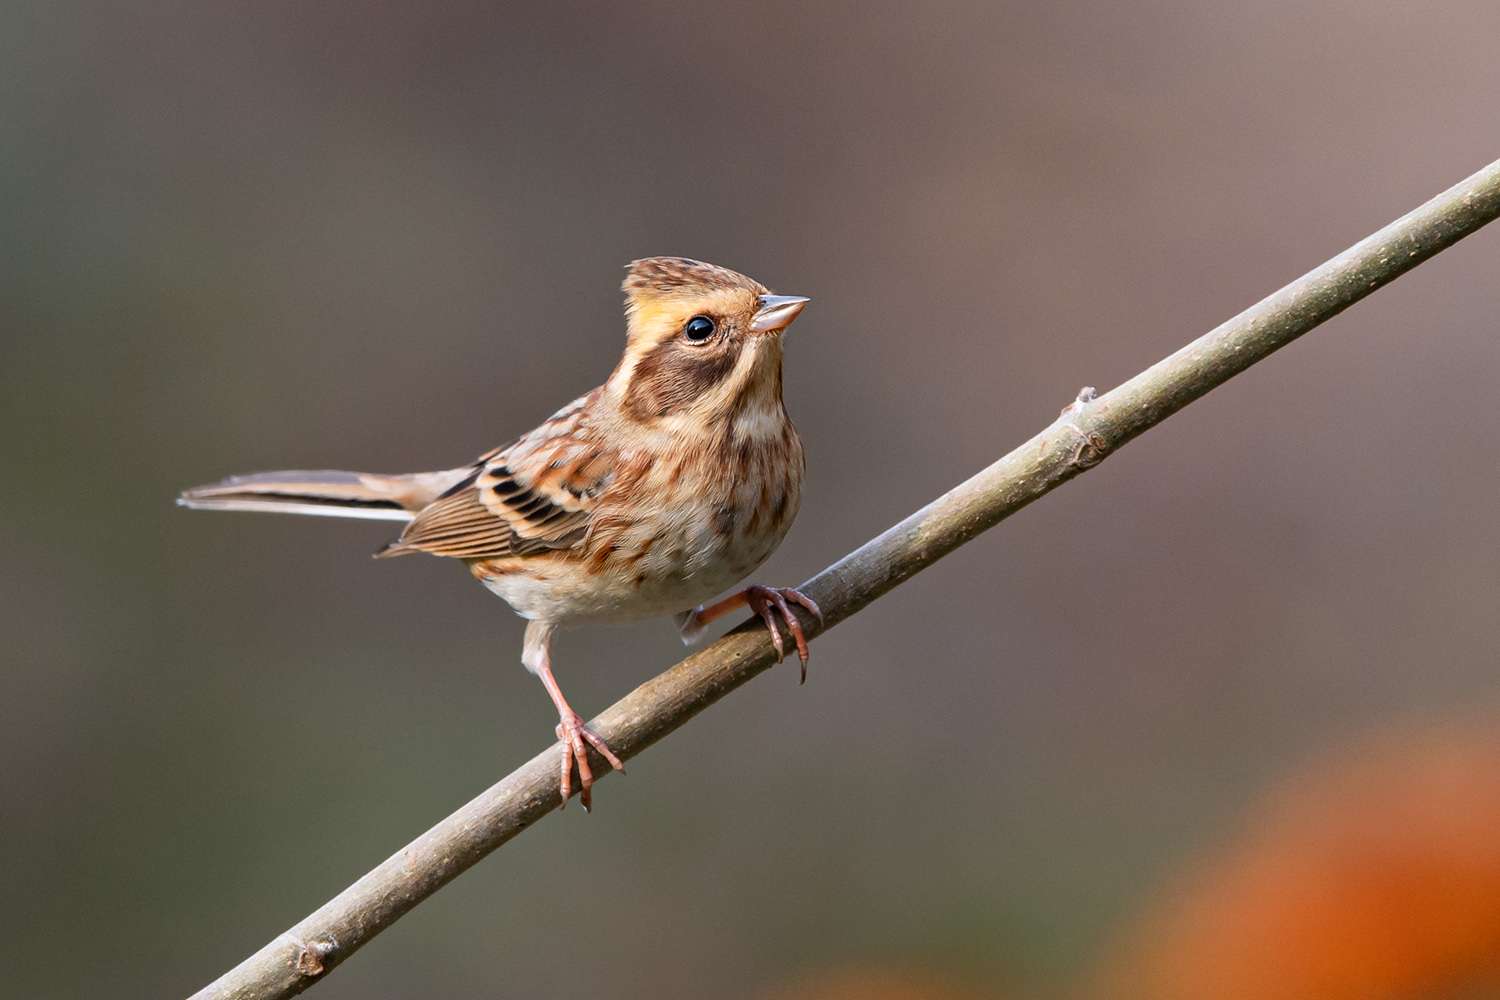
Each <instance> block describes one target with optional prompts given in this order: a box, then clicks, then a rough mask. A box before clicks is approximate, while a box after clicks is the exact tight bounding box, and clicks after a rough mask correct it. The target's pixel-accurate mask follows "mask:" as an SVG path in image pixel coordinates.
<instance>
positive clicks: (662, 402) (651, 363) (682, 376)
mask: <svg viewBox="0 0 1500 1000" xmlns="http://www.w3.org/2000/svg"><path fill="white" fill-rule="evenodd" d="M741 346H742V345H741V344H740V343H738V342H736V343H733V344H731V345H730V346H729V347H727V348H721V349H719V350H714V349H712V348H701V347H687V346H685V345H683V344H680V343H678V342H677V340H676V339H673V340H669V341H667V342H666V343H664V344H660V345H658V346H657V347H655V348H653V349H652V351H651V353H649V354H647V355H646V356H645V357H643V358H641V360H640V361H639V362H637V363H636V366H635V372H634V375H633V377H632V378H631V382H630V391H629V392H628V393H627V394H626V396H625V411H626V412H627V413H629V414H630V415H631V416H632V417H634V418H635V419H637V420H642V421H645V420H652V419H655V418H657V417H665V416H667V415H668V414H670V413H675V412H677V411H678V410H681V409H684V408H686V407H688V406H690V405H692V403H693V401H694V400H696V399H698V398H699V397H700V396H702V395H703V394H704V393H706V392H708V391H710V390H711V389H713V388H714V387H715V386H717V385H718V384H719V383H721V382H723V381H724V380H725V379H726V378H728V377H729V373H730V372H732V371H734V366H735V363H736V362H737V361H738V360H739V357H740V349H741Z"/></svg>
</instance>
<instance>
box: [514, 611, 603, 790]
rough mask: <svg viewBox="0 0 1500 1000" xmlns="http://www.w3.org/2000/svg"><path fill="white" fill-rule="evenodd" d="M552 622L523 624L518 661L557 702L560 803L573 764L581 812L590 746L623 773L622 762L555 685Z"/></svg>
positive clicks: (588, 782) (589, 778) (589, 783)
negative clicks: (523, 634)
mask: <svg viewBox="0 0 1500 1000" xmlns="http://www.w3.org/2000/svg"><path fill="white" fill-rule="evenodd" d="M554 627H555V626H553V625H552V624H550V623H548V622H536V621H534V622H531V623H529V624H528V625H527V626H526V640H525V645H524V647H523V651H522V654H521V662H522V663H524V664H526V669H527V670H530V671H531V672H532V673H534V674H536V675H537V677H539V678H540V679H541V682H542V686H543V687H545V688H546V689H547V694H548V696H549V697H551V699H552V704H553V705H555V706H557V729H556V733H557V738H558V740H559V741H560V742H561V743H562V771H561V778H560V781H559V783H558V784H559V786H560V790H561V792H562V807H563V808H564V809H566V808H567V807H568V798H569V796H571V795H572V794H573V766H574V765H575V764H576V765H577V766H578V784H579V791H578V801H579V802H581V803H582V804H583V809H584V812H588V810H589V807H590V806H592V805H593V792H592V791H591V789H592V788H593V786H594V772H593V770H592V769H590V767H589V747H593V748H594V749H595V750H597V751H599V756H601V757H603V758H604V759H605V760H607V761H608V762H609V766H610V767H612V768H614V769H615V770H616V771H619V772H620V773H621V774H624V773H625V765H624V764H622V763H620V758H619V757H616V756H615V754H614V751H612V750H610V748H609V745H608V744H607V743H605V742H604V740H603V739H601V738H600V736H599V734H598V733H595V732H594V731H593V730H592V729H590V728H589V727H588V726H587V725H585V724H584V721H583V717H582V716H581V715H579V714H578V713H577V712H575V711H573V706H571V705H569V704H568V699H566V698H564V697H563V693H562V688H560V687H558V684H557V678H556V677H554V676H553V675H552V654H551V650H550V646H551V642H552V631H553V629H554Z"/></svg>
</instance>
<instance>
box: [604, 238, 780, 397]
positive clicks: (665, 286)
mask: <svg viewBox="0 0 1500 1000" xmlns="http://www.w3.org/2000/svg"><path fill="white" fill-rule="evenodd" d="M621 287H622V289H623V290H624V292H625V316H626V321H627V327H628V330H627V341H626V345H625V355H624V357H623V358H621V360H620V364H619V367H618V368H616V369H615V373H614V375H612V376H611V378H610V386H611V389H612V390H613V391H615V392H617V393H618V394H619V395H618V399H619V403H620V406H621V408H622V410H623V411H624V412H625V413H626V414H627V415H628V416H630V417H631V418H633V419H635V420H638V421H641V422H645V423H651V422H656V421H661V420H664V419H669V418H671V419H679V420H681V421H685V422H691V421H694V420H698V421H705V420H710V419H713V418H715V417H725V416H728V415H732V414H734V413H738V412H744V411H747V410H754V409H756V408H757V407H764V408H766V409H767V410H768V411H769V410H771V409H774V410H775V411H777V412H780V411H781V334H782V333H783V332H784V331H785V330H786V328H787V327H789V326H790V325H791V324H792V321H793V320H795V319H796V318H797V315H798V314H799V313H801V312H802V308H803V306H805V305H806V304H807V302H808V300H807V299H805V298H802V297H800V296H795V295H772V294H771V293H770V290H769V289H767V288H766V286H765V285H762V284H761V283H760V282H758V281H756V280H754V279H753V278H747V277H746V276H745V275H743V274H739V273H737V272H735V271H731V270H729V269H728V268H724V267H717V266H715V265H713V264H705V263H703V262H701V261H696V260H689V259H688V258H686V257H647V258H645V259H644V260H638V261H634V262H633V263H631V265H630V266H629V268H628V271H627V274H626V276H625V282H624V284H623V285H622V286H621Z"/></svg>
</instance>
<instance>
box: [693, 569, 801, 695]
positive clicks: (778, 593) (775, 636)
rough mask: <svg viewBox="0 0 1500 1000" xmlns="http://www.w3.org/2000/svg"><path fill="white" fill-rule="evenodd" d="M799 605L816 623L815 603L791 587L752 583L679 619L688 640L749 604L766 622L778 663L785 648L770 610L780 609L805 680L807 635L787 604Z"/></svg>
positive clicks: (779, 630) (774, 617)
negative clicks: (809, 613) (714, 622)
mask: <svg viewBox="0 0 1500 1000" xmlns="http://www.w3.org/2000/svg"><path fill="white" fill-rule="evenodd" d="M788 601H791V602H792V603H793V604H797V605H800V606H801V607H803V608H806V609H807V610H808V611H810V612H811V613H812V615H813V617H815V618H817V619H818V622H819V624H821V623H822V621H823V612H822V611H821V610H819V608H818V605H817V602H815V601H814V600H813V599H812V598H811V597H808V596H807V595H806V594H804V593H802V592H801V591H800V590H797V589H796V588H794V587H762V586H760V585H759V584H752V585H750V586H748V587H746V588H745V589H744V590H742V591H740V592H739V593H738V594H731V595H729V596H728V597H726V598H724V599H723V600H722V601H718V602H716V603H714V604H709V605H706V606H701V607H698V608H696V609H694V610H693V611H690V612H688V613H687V614H685V615H684V616H683V617H682V619H681V628H682V634H683V636H684V638H688V639H691V638H693V637H696V636H697V634H698V633H699V632H701V631H703V628H704V626H706V625H708V624H709V623H710V622H712V621H714V620H715V619H716V618H722V617H724V616H725V615H727V614H729V613H730V612H732V611H735V610H737V609H739V608H742V607H745V606H747V605H748V606H749V608H750V610H751V611H754V612H755V613H756V614H757V615H759V616H760V620H761V621H763V622H765V623H766V631H768V632H770V633H771V645H773V646H775V647H776V660H777V662H778V663H779V662H780V661H781V660H783V659H785V657H786V647H785V645H784V644H783V643H782V641H781V629H780V628H778V627H777V625H776V616H775V615H774V614H772V613H771V612H772V609H773V608H774V609H775V610H777V611H780V612H781V616H782V618H784V619H785V620H786V628H787V631H788V632H790V633H792V640H793V642H795V643H796V645H797V659H798V660H799V661H800V662H801V665H802V683H804V684H805V683H807V658H808V651H807V635H806V634H805V633H804V632H803V630H802V622H801V621H799V620H798V618H797V615H796V613H795V612H793V611H792V609H791V607H790V606H789V605H788V604H787V602H788Z"/></svg>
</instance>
